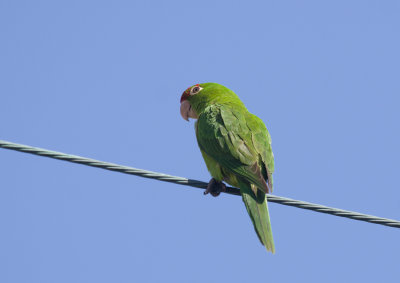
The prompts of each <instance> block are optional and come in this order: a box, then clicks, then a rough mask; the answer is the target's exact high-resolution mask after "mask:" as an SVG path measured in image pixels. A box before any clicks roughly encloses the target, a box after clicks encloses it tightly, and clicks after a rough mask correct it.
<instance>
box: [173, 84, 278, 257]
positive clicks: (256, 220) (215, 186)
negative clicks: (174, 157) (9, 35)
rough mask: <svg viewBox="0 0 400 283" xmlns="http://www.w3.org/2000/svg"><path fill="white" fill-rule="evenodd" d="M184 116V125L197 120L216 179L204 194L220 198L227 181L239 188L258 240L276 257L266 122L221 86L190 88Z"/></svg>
mask: <svg viewBox="0 0 400 283" xmlns="http://www.w3.org/2000/svg"><path fill="white" fill-rule="evenodd" d="M180 112H181V115H182V117H183V118H184V119H185V120H188V119H189V118H193V119H197V122H196V124H195V129H196V137H197V142H198V145H199V147H200V151H201V154H202V155H203V158H204V161H205V163H206V165H207V169H208V171H209V172H210V173H211V176H212V177H213V178H212V179H211V181H210V183H209V184H208V187H207V190H206V191H205V194H207V193H211V194H212V195H213V196H217V195H219V193H220V192H221V191H224V189H225V185H224V184H223V183H222V182H223V181H225V182H226V183H228V184H230V185H232V186H234V187H238V188H240V193H241V195H242V199H243V202H244V203H245V205H246V208H247V212H248V213H249V215H250V218H251V220H252V222H253V225H254V229H255V231H256V232H257V235H258V238H259V239H260V241H261V243H262V244H263V245H264V246H265V247H266V249H267V250H269V251H271V252H273V253H274V252H275V248H274V240H273V237H272V230H271V223H270V219H269V213H268V206H267V197H266V193H270V192H272V185H273V181H272V173H273V172H274V155H273V153H272V149H271V137H270V135H269V133H268V130H267V128H266V127H265V125H264V123H263V122H262V120H261V119H260V118H258V117H257V116H255V115H253V114H251V113H250V112H249V111H248V110H247V109H246V107H245V106H244V104H243V102H242V101H241V100H240V99H239V97H238V96H237V95H236V94H235V93H234V92H233V91H232V90H230V89H228V88H226V87H224V86H222V85H220V84H217V83H203V84H197V85H194V86H192V87H189V88H188V89H186V90H185V92H184V93H183V94H182V97H181V108H180Z"/></svg>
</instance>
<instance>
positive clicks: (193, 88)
mask: <svg viewBox="0 0 400 283" xmlns="http://www.w3.org/2000/svg"><path fill="white" fill-rule="evenodd" d="M202 89H203V88H202V87H200V86H199V85H195V86H194V87H192V89H191V90H190V95H193V94H196V93H198V92H199V91H200V90H202Z"/></svg>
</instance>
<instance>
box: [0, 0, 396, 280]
mask: <svg viewBox="0 0 400 283" xmlns="http://www.w3.org/2000/svg"><path fill="white" fill-rule="evenodd" d="M399 12H400V4H399V1H364V0H363V1H241V2H239V1H236V2H234V1H208V0H205V1H158V2H157V1H108V2H105V1H1V2H0V38H1V44H0V82H1V83H0V97H1V101H0V139H4V140H9V141H13V142H18V143H23V144H29V145H33V146H39V147H44V148H48V149H52V150H58V151H62V152H67V153H72V154H77V155H82V156H87V157H91V158H96V159H100V160H104V161H110V162H115V163H120V164H125V165H129V166H133V167H137V168H144V169H149V170H153V171H159V172H164V173H168V174H173V175H178V176H184V177H189V178H194V179H200V180H204V181H208V180H209V178H210V177H209V174H208V172H207V169H206V167H205V165H204V163H203V160H202V157H201V155H200V152H199V150H198V148H197V143H196V140H195V135H194V130H193V122H190V123H187V122H185V121H184V120H182V118H181V117H180V115H179V98H180V95H181V93H182V92H183V91H184V90H185V89H186V88H187V87H188V86H190V85H192V84H195V83H199V82H218V83H221V84H224V85H226V86H228V87H229V88H231V89H233V90H234V91H235V92H236V93H237V94H238V95H239V96H240V97H241V98H242V100H243V101H244V103H245V104H246V105H247V107H248V109H249V110H250V111H251V112H252V113H255V114H256V115H258V116H259V117H260V118H262V119H263V120H264V121H265V123H266V125H267V127H268V128H269V130H270V133H271V136H272V140H273V144H272V145H273V150H274V153H275V160H276V174H275V191H274V193H275V194H276V195H280V196H286V197H291V198H295V199H301V200H306V201H311V202H315V203H321V204H325V205H330V206H334V207H339V208H343V209H349V210H354V211H359V212H363V213H368V214H373V215H378V216H382V217H388V218H395V219H400V193H399V184H398V180H399V178H398V177H399V171H400V165H399V160H400V149H399V143H400V126H399V121H400V111H399V105H400V84H399V78H400V67H399V66H400V52H399V50H400V36H399V34H400V31H399V30H400V17H399ZM0 177H1V180H0V225H1V233H0V282H4V283H14V282H40V283H45V282H306V281H307V282H398V280H399V279H398V271H399V269H400V258H399V257H400V256H399V255H400V246H399V237H400V230H398V229H395V228H389V227H384V226H378V225H374V224H368V223H362V222H358V221H352V220H347V219H342V218H339V217H334V216H328V215H323V214H318V213H314V212H309V211H303V210H301V209H296V208H291V207H285V206H281V205H278V204H270V212H271V218H272V228H273V232H274V236H275V241H276V250H277V252H276V254H275V255H272V254H270V253H267V252H265V250H264V249H263V248H262V246H261V245H260V244H259V242H258V239H257V237H256V234H255V233H254V231H253V228H252V225H251V222H250V219H249V217H248V215H247V213H246V210H245V207H244V205H243V204H242V202H241V200H240V198H239V197H235V196H229V195H222V196H221V197H219V198H212V197H210V196H203V194H202V190H197V189H192V188H188V187H183V186H178V185H174V184H168V183H162V182H157V181H153V180H147V179H143V178H139V177H135V176H128V175H123V174H119V173H114V172H107V171H103V170H100V169H96V168H89V167H85V166H81V165H76V164H71V163H65V162H61V161H56V160H51V159H46V158H41V157H35V156H30V155H27V154H22V153H17V152H12V151H7V150H4V149H0Z"/></svg>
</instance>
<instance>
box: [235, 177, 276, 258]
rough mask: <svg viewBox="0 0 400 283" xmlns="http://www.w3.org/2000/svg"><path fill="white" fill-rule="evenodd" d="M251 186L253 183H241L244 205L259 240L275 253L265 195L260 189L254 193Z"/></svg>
mask: <svg viewBox="0 0 400 283" xmlns="http://www.w3.org/2000/svg"><path fill="white" fill-rule="evenodd" d="M251 186H253V185H250V184H249V183H247V184H243V183H242V184H241V186H240V191H241V193H242V198H243V202H244V203H245V205H246V209H247V212H248V213H249V215H250V218H251V221H252V222H253V225H254V230H256V233H257V235H258V238H259V239H260V242H261V243H262V244H263V245H264V246H265V248H266V249H267V250H268V251H270V252H272V253H275V246H274V239H273V237H272V230H271V222H270V219H269V213H268V204H267V198H266V195H265V193H264V192H262V191H261V190H257V195H255V194H254V192H253V190H252V188H251Z"/></svg>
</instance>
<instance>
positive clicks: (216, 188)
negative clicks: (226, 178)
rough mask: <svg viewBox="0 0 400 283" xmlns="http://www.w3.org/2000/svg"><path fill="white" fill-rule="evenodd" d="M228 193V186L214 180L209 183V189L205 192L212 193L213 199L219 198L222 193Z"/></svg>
mask: <svg viewBox="0 0 400 283" xmlns="http://www.w3.org/2000/svg"><path fill="white" fill-rule="evenodd" d="M225 191H226V185H225V184H224V183H222V181H217V180H215V179H214V178H212V179H211V180H210V182H209V183H208V186H207V189H206V190H205V191H204V194H205V195H206V194H208V193H210V194H211V195H212V196H213V197H217V196H219V194H220V193H221V192H225Z"/></svg>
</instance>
